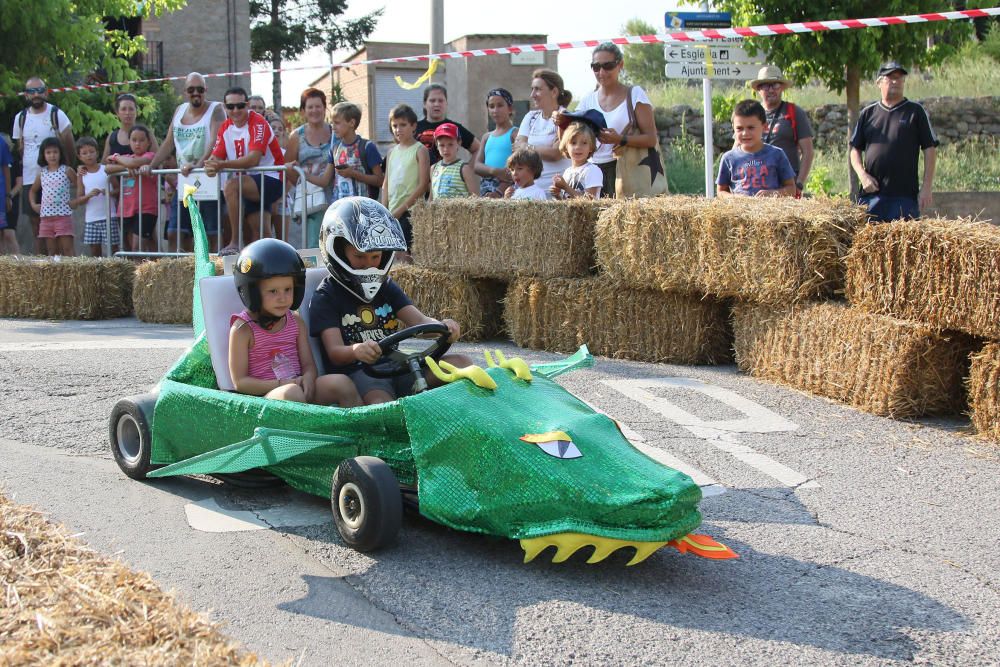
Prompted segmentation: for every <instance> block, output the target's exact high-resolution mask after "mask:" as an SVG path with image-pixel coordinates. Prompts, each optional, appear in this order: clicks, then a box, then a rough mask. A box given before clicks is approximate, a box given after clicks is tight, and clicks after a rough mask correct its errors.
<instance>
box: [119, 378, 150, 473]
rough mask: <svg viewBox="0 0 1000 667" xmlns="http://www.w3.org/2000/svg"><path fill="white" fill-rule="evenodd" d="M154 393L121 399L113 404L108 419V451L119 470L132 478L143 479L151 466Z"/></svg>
mask: <svg viewBox="0 0 1000 667" xmlns="http://www.w3.org/2000/svg"><path fill="white" fill-rule="evenodd" d="M155 405H156V394H142V395H140V396H132V397H129V398H123V399H122V400H120V401H118V403H117V404H115V407H114V409H113V410H112V411H111V419H110V420H109V421H108V431H109V432H108V435H109V439H110V440H111V454H112V456H114V458H115V463H117V464H118V467H119V468H121V470H122V472H123V473H125V474H126V475H128V476H129V477H131V478H132V479H146V473H148V472H149V471H150V470H151V469H152V466H151V465H150V464H149V457H150V454H151V453H152V448H153V429H152V424H153V407H154V406H155Z"/></svg>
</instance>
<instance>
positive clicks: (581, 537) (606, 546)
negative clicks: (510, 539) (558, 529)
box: [521, 533, 666, 565]
mask: <svg viewBox="0 0 1000 667" xmlns="http://www.w3.org/2000/svg"><path fill="white" fill-rule="evenodd" d="M665 544H666V542H629V541H627V540H616V539H614V538H610V537H597V536H596V535H586V534H584V533H556V534H555V535H544V536H542V537H532V538H528V539H524V540H521V548H522V549H524V562H525V563H530V562H531V561H532V560H534V559H535V557H536V556H538V554H540V553H541V552H542V551H544V550H545V549H547V548H548V547H555V548H556V553H555V556H553V557H552V562H553V563H562V562H564V561H566V560H567V559H568V558H569V557H570V556H572V555H573V554H574V553H576V552H577V551H578V550H579V549H581V548H582V547H587V546H590V547H594V553H593V554H591V556H590V558H588V559H587V562H588V563H590V564H593V563H599V562H600V561H602V560H604V559H605V558H607V557H608V556H610V555H611V554H612V553H614V552H615V551H617V550H618V549H621V548H623V547H632V548H633V549H635V556H633V557H632V560H630V561H629V562H628V563H627V565H635V564H636V563H641V562H642V561H644V560H646V559H647V558H649V557H650V556H651V555H652V554H653V552H654V551H656V550H657V549H659V548H660V547H662V546H663V545H665Z"/></svg>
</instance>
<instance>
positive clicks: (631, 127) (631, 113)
mask: <svg viewBox="0 0 1000 667" xmlns="http://www.w3.org/2000/svg"><path fill="white" fill-rule="evenodd" d="M633 88H635V86H629V87H628V94H627V95H626V98H625V99H626V101H627V102H628V104H627V105H626V108H627V109H628V127H626V128H625V130H624V131H623V132H622V134H635V133H636V132H637V131H638V129H639V127H638V125H639V124H638V122H637V121H636V120H635V103H634V102H633V101H632V89H633Z"/></svg>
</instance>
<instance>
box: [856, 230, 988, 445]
mask: <svg viewBox="0 0 1000 667" xmlns="http://www.w3.org/2000/svg"><path fill="white" fill-rule="evenodd" d="M847 268H848V278H847V296H848V298H849V299H850V301H851V303H852V304H854V306H855V307H857V308H859V309H862V310H865V311H867V312H871V313H881V314H886V315H891V316H893V317H899V318H906V319H911V320H915V321H918V322H921V323H922V324H924V325H925V326H927V327H929V328H931V329H934V330H936V331H947V330H955V331H962V332H965V333H968V334H973V335H975V336H980V337H983V338H987V339H993V340H1000V228H998V227H997V226H995V225H991V224H989V223H986V222H976V221H973V220H967V219H966V220H942V219H929V220H910V221H905V222H894V223H892V224H889V225H878V226H872V227H869V228H868V229H865V230H864V231H862V232H861V233H860V234H858V236H857V238H856V240H855V243H854V247H853V249H852V250H851V253H850V254H849V255H848V258H847ZM998 350H1000V346H998V343H990V344H988V345H986V347H985V348H984V349H983V350H982V352H980V353H979V354H976V355H975V356H974V358H973V360H972V367H971V373H970V375H969V380H968V395H969V406H970V407H971V412H972V422H973V424H974V425H975V427H976V429H977V430H978V431H979V432H981V433H984V434H986V435H989V436H990V437H992V438H994V439H1000V425H998V417H1000V374H998V372H997V369H998Z"/></svg>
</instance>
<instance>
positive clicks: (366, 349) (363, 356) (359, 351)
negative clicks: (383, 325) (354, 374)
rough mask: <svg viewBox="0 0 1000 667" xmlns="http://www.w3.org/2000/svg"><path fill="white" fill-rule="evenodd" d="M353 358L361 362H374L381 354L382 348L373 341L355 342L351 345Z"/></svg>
mask: <svg viewBox="0 0 1000 667" xmlns="http://www.w3.org/2000/svg"><path fill="white" fill-rule="evenodd" d="M352 349H353V350H354V358H355V359H357V360H358V361H360V362H361V363H363V364H374V363H375V362H376V361H378V359H379V357H381V356H382V348H380V347H379V346H378V343H376V342H374V341H370V340H369V341H365V342H364V343H355V344H354V345H353V347H352Z"/></svg>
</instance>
